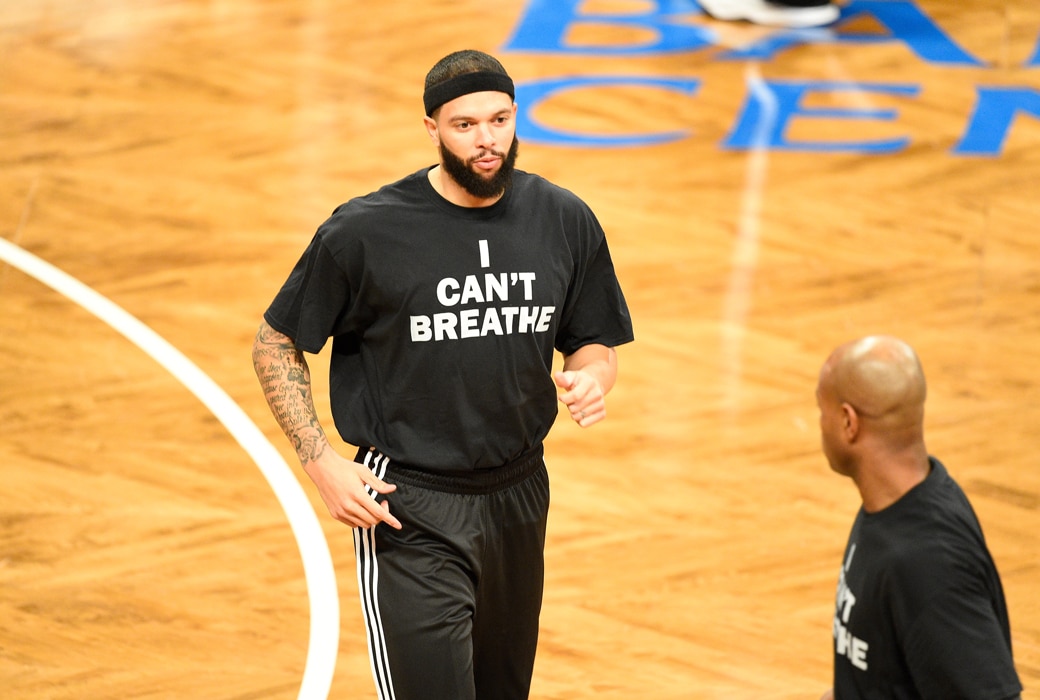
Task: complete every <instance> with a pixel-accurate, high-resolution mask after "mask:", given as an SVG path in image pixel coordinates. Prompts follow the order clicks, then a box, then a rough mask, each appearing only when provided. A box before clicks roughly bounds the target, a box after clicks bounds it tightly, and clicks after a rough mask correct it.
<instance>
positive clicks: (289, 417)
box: [253, 322, 328, 464]
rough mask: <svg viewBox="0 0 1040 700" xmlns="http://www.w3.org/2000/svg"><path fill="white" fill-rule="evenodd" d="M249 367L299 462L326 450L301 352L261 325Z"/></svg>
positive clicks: (308, 371)
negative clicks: (254, 374) (253, 372)
mask: <svg viewBox="0 0 1040 700" xmlns="http://www.w3.org/2000/svg"><path fill="white" fill-rule="evenodd" d="M253 368H254V369H255V370H256V376H257V378H258V379H259V380H260V386H261V387H262V388H263V390H264V398H266V399H267V405H268V406H270V407H271V412H272V413H273V414H274V417H275V420H276V421H278V425H279V426H281V428H282V431H283V432H284V433H285V434H286V436H288V438H289V440H290V441H291V442H292V445H293V447H294V448H295V449H296V454H297V455H298V456H299V458H300V462H301V463H303V464H307V463H308V462H311V461H314V460H316V459H317V458H318V457H320V456H321V454H322V452H324V451H325V448H326V447H328V440H327V438H326V437H325V431H324V430H322V427H321V425H320V424H319V423H318V415H317V412H316V411H315V410H314V396H313V394H312V393H311V374H310V369H309V368H308V367H307V360H306V359H305V358H304V356H303V353H302V352H301V351H300V350H299V349H297V347H296V345H294V344H293V342H292V340H291V339H290V338H289V337H288V336H286V335H284V334H282V333H279V332H278V331H276V330H275V329H273V328H271V326H269V325H268V324H267V323H266V322H264V323H263V324H261V326H260V330H259V331H257V334H256V339H255V340H254V341H253Z"/></svg>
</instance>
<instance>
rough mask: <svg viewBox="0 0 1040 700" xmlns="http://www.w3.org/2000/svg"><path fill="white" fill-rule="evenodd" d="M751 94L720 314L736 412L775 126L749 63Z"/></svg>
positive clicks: (769, 98)
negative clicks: (754, 109)
mask: <svg viewBox="0 0 1040 700" xmlns="http://www.w3.org/2000/svg"><path fill="white" fill-rule="evenodd" d="M744 79H745V81H746V82H747V86H748V90H749V92H750V93H751V94H752V95H753V96H754V98H755V99H756V100H758V102H759V108H760V110H761V111H760V119H759V122H758V123H757V124H756V125H755V131H754V133H753V135H752V139H751V148H750V152H749V154H748V162H747V177H746V179H745V182H744V190H743V192H742V196H741V202H740V220H739V221H738V223H737V238H736V243H735V245H734V247H733V257H732V264H733V269H732V271H731V272H730V277H729V284H728V285H727V288H726V299H725V303H724V308H723V312H722V320H723V327H722V339H723V357H725V358H727V359H726V365H727V366H726V372H725V375H726V384H727V390H726V394H727V406H728V407H729V408H730V410H731V411H732V410H736V407H738V406H740V405H741V403H742V402H741V399H740V396H739V394H740V389H741V381H742V379H743V376H742V375H743V366H742V365H743V363H742V362H741V358H742V356H743V355H742V353H743V344H744V333H745V331H746V330H747V316H748V313H749V311H750V309H751V294H752V288H753V285H754V281H755V272H756V270H757V268H758V249H759V224H760V223H761V215H762V193H763V192H764V191H765V187H766V178H767V175H768V172H769V149H768V148H767V144H768V139H769V134H770V132H771V131H772V129H773V126H774V125H775V123H776V115H777V103H776V96H775V95H773V93H772V92H770V91H769V87H768V85H766V83H765V81H763V80H762V75H761V74H760V73H759V70H758V66H757V65H756V64H754V63H752V64H750V65H749V66H748V67H747V69H746V70H745V71H744Z"/></svg>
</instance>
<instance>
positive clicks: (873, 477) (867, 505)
mask: <svg viewBox="0 0 1040 700" xmlns="http://www.w3.org/2000/svg"><path fill="white" fill-rule="evenodd" d="M930 471H931V464H930V463H929V461H928V452H927V450H926V449H925V447H924V445H923V444H922V445H920V446H919V447H917V448H915V449H913V450H907V451H904V452H900V453H896V454H885V455H877V456H875V457H873V458H872V459H871V460H869V461H868V462H866V463H864V464H862V465H860V467H859V468H858V469H857V470H856V473H855V474H854V476H853V481H855V482H856V486H857V487H858V488H859V493H860V496H861V497H862V498H863V509H864V510H866V511H867V512H868V513H877V512H878V511H881V510H884V509H885V508H888V507H889V506H890V505H892V504H893V503H895V502H896V501H898V500H899V499H900V498H902V497H903V496H905V495H906V494H907V493H909V492H910V490H911V489H913V488H914V487H915V486H917V485H918V484H920V483H921V482H922V481H924V480H925V479H927V478H928V474H929V472H930Z"/></svg>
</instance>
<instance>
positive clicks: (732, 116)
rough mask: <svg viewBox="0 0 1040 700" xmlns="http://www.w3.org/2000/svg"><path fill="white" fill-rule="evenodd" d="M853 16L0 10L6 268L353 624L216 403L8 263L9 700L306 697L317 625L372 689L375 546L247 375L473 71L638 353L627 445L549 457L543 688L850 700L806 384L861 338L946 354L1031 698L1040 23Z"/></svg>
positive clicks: (150, 399) (338, 681)
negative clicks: (288, 302) (835, 652)
mask: <svg viewBox="0 0 1040 700" xmlns="http://www.w3.org/2000/svg"><path fill="white" fill-rule="evenodd" d="M666 6H667V7H666ZM844 8H845V15H844V18H843V20H842V21H840V22H839V24H838V25H837V26H836V27H835V28H834V29H833V30H832V31H821V30H817V31H814V32H802V33H800V34H796V35H790V34H779V33H777V32H772V31H769V30H764V29H762V28H755V27H751V26H749V25H742V24H721V23H718V22H712V21H710V20H708V19H706V18H705V17H704V16H702V15H701V14H700V13H699V12H698V10H697V6H696V4H695V3H693V2H690V1H688V0H677V1H676V2H674V3H663V2H661V3H659V2H650V1H644V2H635V1H631V2H628V1H625V0H616V1H607V0H596V1H588V2H578V1H577V0H566V1H563V0H561V1H560V2H544V1H543V0H532V1H531V2H528V3H521V2H505V3H498V4H487V3H477V2H473V1H472V0H455V1H453V2H447V1H445V0H433V1H430V2H424V3H383V4H373V3H355V2H331V1H330V0H276V1H271V2H257V1H255V0H253V1H250V0H151V1H150V2H140V1H138V2H131V1H129V0H91V1H90V2H83V1H82V0H39V1H38V2H19V3H11V2H9V3H4V4H2V5H0V165H2V167H0V237H2V238H3V239H4V241H6V242H8V243H10V244H13V246H15V247H17V248H18V249H21V250H24V251H27V252H28V253H30V254H31V255H32V256H35V257H36V258H38V259H41V260H43V261H46V262H47V263H50V264H52V265H54V266H55V267H57V268H58V269H60V270H61V271H64V272H65V273H67V274H68V275H70V276H71V277H72V278H75V279H76V280H79V281H81V282H82V283H83V284H84V285H86V286H87V287H89V288H90V289H91V290H94V291H96V292H97V293H98V294H99V295H101V296H102V297H103V298H104V299H108V300H111V302H113V303H114V304H116V305H118V307H120V308H122V309H124V310H125V311H126V312H128V313H129V314H131V315H132V316H133V317H135V318H136V319H139V320H140V321H141V322H142V323H143V324H144V325H145V326H146V327H147V328H149V329H151V330H152V331H154V332H155V333H156V334H157V335H158V336H159V337H161V338H162V339H165V341H168V342H169V344H170V345H171V346H172V347H173V348H175V349H176V350H177V351H179V352H180V353H183V355H184V357H185V358H186V359H187V361H188V362H190V363H191V364H192V365H193V366H194V367H197V369H198V370H200V371H201V373H202V374H203V375H205V376H206V377H209V378H210V379H212V381H213V382H214V383H215V384H216V385H217V386H218V387H219V388H220V390H221V391H223V392H226V395H227V396H228V397H229V398H230V399H231V403H233V404H234V405H235V406H236V407H237V410H240V411H242V412H243V415H244V416H245V417H246V418H248V419H250V420H251V421H252V422H254V423H255V425H256V426H258V427H259V429H260V431H262V434H263V436H265V437H266V439H267V440H269V441H270V443H271V444H273V445H274V450H275V454H277V455H280V456H281V458H282V459H283V460H284V462H285V464H286V465H288V466H287V467H286V469H288V470H289V471H288V473H289V474H291V475H295V477H296V479H297V480H298V481H299V483H300V484H301V485H302V487H303V490H304V492H305V494H306V498H307V499H309V501H310V503H311V505H312V506H313V508H314V510H315V511H316V513H317V517H318V521H319V523H320V530H321V531H322V532H323V533H324V535H325V538H326V540H327V548H328V554H329V555H330V557H331V562H332V564H333V566H334V571H335V575H336V582H337V584H338V592H339V604H340V608H339V611H338V613H339V622H338V623H337V622H336V620H335V616H336V613H337V611H336V610H335V609H334V608H333V607H330V606H328V605H325V606H324V607H322V606H318V609H317V610H315V611H313V614H314V616H315V617H314V618H313V619H312V617H311V615H312V608H311V604H312V602H313V601H314V600H318V601H321V600H327V599H321V598H314V595H313V589H312V588H310V585H312V584H313V583H314V580H315V579H314V578H313V577H310V578H309V576H308V575H305V574H306V572H305V570H304V565H303V563H302V560H301V549H300V543H299V541H298V540H297V538H296V535H295V534H294V530H293V528H292V527H291V526H290V509H288V508H287V507H285V505H284V504H283V503H282V502H281V501H280V500H279V497H278V495H277V494H276V492H275V491H274V489H273V487H272V485H271V484H270V483H269V481H268V480H267V479H266V478H265V475H264V474H263V473H262V472H261V470H260V469H258V468H257V464H256V463H255V459H254V458H253V455H251V454H250V453H249V452H248V451H247V450H246V449H244V447H243V445H242V444H240V442H238V441H237V440H236V438H235V436H234V435H232V434H231V432H229V430H228V426H227V424H226V423H225V422H223V420H224V417H223V416H221V415H217V414H216V413H215V412H214V411H213V410H212V408H211V407H210V406H208V405H206V404H205V403H203V402H202V401H200V400H199V396H198V395H197V394H196V393H193V390H192V386H194V385H193V384H192V381H193V380H192V379H191V376H192V375H191V373H190V372H187V371H185V372H180V373H178V372H176V371H173V370H171V368H170V366H169V365H167V364H164V363H163V362H162V358H161V357H156V356H155V355H154V354H150V353H149V351H148V350H147V348H142V347H141V346H140V345H139V344H136V343H135V342H134V341H133V339H132V338H129V337H127V336H126V335H124V334H121V333H120V332H117V331H116V330H113V328H112V327H110V325H109V323H108V322H107V320H106V317H101V316H99V315H97V313H95V312H94V311H91V310H89V309H86V308H84V307H83V306H82V305H81V304H82V298H81V297H74V298H70V297H69V296H66V295H65V294H63V293H59V291H57V290H55V289H54V288H52V287H51V286H48V284H47V283H46V280H41V279H38V278H37V276H35V275H32V274H27V272H26V271H24V270H23V269H21V268H19V267H18V266H17V265H15V264H13V262H12V261H11V259H9V258H8V257H6V255H7V254H6V253H5V254H4V255H5V257H4V260H6V261H7V262H4V263H3V264H0V309H2V314H0V359H2V360H3V361H4V364H5V366H6V368H7V371H6V372H5V373H4V380H3V388H2V390H0V425H2V426H3V428H2V431H0V463H2V464H3V470H2V476H0V685H2V687H3V688H4V691H3V693H2V694H3V695H4V697H5V698H9V699H10V700H29V699H30V698H31V699H33V700H37V699H40V698H48V699H54V700H64V699H66V698H67V699H72V698H76V699H81V698H91V700H104V699H107V698H113V699H114V698H120V699H121V700H122V699H125V698H192V699H201V698H214V699H217V698H219V699H222V700H246V699H247V698H248V699H259V698H291V697H296V696H297V695H298V694H300V689H301V678H302V677H303V675H304V673H305V667H306V666H307V664H308V659H309V658H311V655H314V654H316V653H319V654H320V650H318V651H316V649H315V644H313V643H312V642H314V641H315V640H314V638H313V637H312V636H311V633H312V622H315V621H318V622H321V621H323V620H324V622H325V623H327V624H329V625H331V627H332V628H333V630H334V631H335V630H337V629H338V631H339V633H340V635H339V640H338V642H339V645H338V647H334V645H335V642H336V640H335V639H334V638H333V639H332V640H331V642H330V640H329V638H328V637H327V636H326V637H322V638H320V639H319V640H318V641H320V642H322V643H323V644H324V645H325V650H326V651H330V647H329V644H330V643H331V644H332V645H333V647H334V648H332V649H331V651H330V653H333V661H334V673H332V674H331V676H330V677H329V678H328V679H327V684H328V690H329V692H328V697H330V698H370V697H374V690H373V686H372V681H371V679H370V675H369V671H368V658H367V650H366V647H365V642H364V638H363V632H362V627H361V620H360V614H359V612H360V611H359V605H358V603H357V590H356V583H355V579H354V559H353V546H352V542H351V537H350V532H349V531H348V530H347V529H346V528H345V527H343V526H341V525H338V524H337V523H335V522H333V521H332V520H331V518H329V517H328V515H327V513H326V512H325V510H324V506H323V505H322V504H321V502H320V499H319V498H318V497H317V495H316V493H315V491H314V489H313V487H312V486H311V484H310V483H309V481H308V479H307V477H306V475H304V474H303V472H302V470H300V469H299V467H298V465H297V463H296V462H295V457H294V455H293V453H292V452H291V450H290V449H289V447H288V445H287V444H286V442H285V440H284V438H283V437H282V436H281V434H280V432H279V430H278V428H277V426H276V424H275V423H274V421H273V419H272V418H271V416H270V414H269V412H268V409H267V407H266V405H265V404H264V401H263V397H262V395H261V392H260V389H259V387H258V386H257V383H256V379H255V377H254V375H253V370H252V366H251V364H250V360H249V346H250V343H251V341H252V338H253V334H254V333H255V330H256V327H257V325H258V323H259V321H260V315H261V313H262V312H263V310H264V309H265V308H266V306H267V304H268V303H269V301H270V299H271V298H272V296H273V295H274V293H275V291H276V290H277V289H278V287H279V286H280V285H281V283H282V281H283V280H284V278H285V277H286V275H287V274H288V272H289V270H290V268H291V266H292V264H293V263H294V262H295V261H296V259H297V257H298V256H299V254H300V253H301V252H302V250H303V247H304V246H305V245H306V243H307V242H308V240H309V239H310V237H311V235H312V234H313V231H314V229H315V228H316V227H317V225H318V224H320V223H321V221H322V220H324V218H325V217H326V216H327V215H328V214H329V213H330V212H331V211H332V209H333V208H334V207H335V206H336V205H337V204H339V203H340V202H342V201H345V200H346V199H347V198H349V197H352V196H355V195H359V194H364V193H367V192H369V191H371V190H373V189H375V188H376V187H378V186H380V185H382V184H384V183H387V182H390V181H392V180H395V179H397V178H399V177H401V176H403V175H405V174H407V173H409V172H412V171H413V170H415V169H418V168H420V167H423V166H424V165H427V164H429V163H431V162H433V161H434V160H435V158H436V154H435V152H434V151H433V150H432V149H431V147H430V145H429V141H428V139H427V137H426V135H425V133H424V132H423V130H422V122H421V117H422V107H421V89H422V80H423V78H424V76H425V73H426V71H427V70H428V69H429V67H430V66H431V65H432V64H433V63H434V62H435V61H436V60H437V59H439V58H440V57H441V56H443V55H444V54H446V53H448V52H450V51H452V50H455V49H458V48H479V49H482V50H485V51H489V52H491V53H494V54H496V55H497V56H499V57H500V58H501V59H502V61H503V63H504V64H505V65H506V67H507V68H508V69H509V70H510V72H511V74H512V75H513V77H514V79H515V80H516V81H517V84H518V86H522V88H523V91H522V92H518V103H521V110H522V111H521V117H522V122H521V126H522V128H521V133H520V137H521V139H522V146H521V155H520V159H519V162H518V166H519V167H521V168H522V169H525V170H529V171H532V172H537V173H540V174H542V175H544V176H546V177H548V178H549V179H551V180H553V181H555V182H557V183H559V184H561V185H563V186H565V187H567V188H569V189H571V190H573V191H574V192H576V193H577V194H579V195H580V196H581V197H582V198H584V199H585V200H586V201H587V202H588V203H589V204H590V205H591V206H592V208H593V209H594V210H595V211H596V213H597V215H598V217H599V218H600V220H601V222H602V223H603V225H604V227H605V228H606V230H607V232H608V236H609V238H610V243H611V250H612V253H613V256H614V260H615V264H616V267H617V270H618V273H619V276H620V277H621V280H622V283H623V285H624V287H625V291H626V295H627V297H628V300H629V303H630V306H631V310H632V314H633V319H634V322H635V325H636V336H637V340H636V342H635V343H633V344H631V345H629V346H625V347H622V348H621V349H620V350H619V358H620V367H621V372H620V378H619V381H618V384H617V386H616V388H615V390H614V391H613V393H612V394H611V396H610V402H609V411H610V417H609V419H608V421H607V423H605V424H603V425H601V426H597V427H596V428H594V429H591V430H589V431H582V430H580V429H579V428H577V427H576V426H574V425H573V424H571V423H569V422H568V421H566V420H562V419H561V420H560V421H559V424H558V425H557V426H556V429H555V431H554V433H553V434H552V435H551V436H550V439H549V440H548V443H547V453H548V464H549V467H550V474H551V476H552V479H553V507H552V512H551V516H550V533H549V542H548V546H547V562H548V573H547V585H546V599H545V606H544V612H543V616H542V637H541V640H540V649H539V656H538V660H537V665H536V673H535V681H534V687H533V691H532V698H537V699H538V700H562V699H563V698H567V699H568V700H570V699H573V698H597V700H633V699H636V700H642V699H643V698H647V699H649V698H654V699H657V700H660V699H665V698H675V699H679V698H682V699H700V698H720V699H721V698H726V699H727V700H730V699H732V698H748V699H751V698H756V699H759V698H775V699H778V700H786V699H791V700H793V699H794V698H811V699H813V700H815V698H818V697H819V695H820V694H821V693H822V692H823V690H824V689H825V688H826V687H828V685H829V684H830V669H831V656H830V653H831V652H830V645H831V617H832V614H833V609H834V608H833V606H834V593H835V587H836V584H837V576H838V568H839V564H840V561H839V560H840V557H841V553H842V549H843V546H844V544H845V537H846V535H847V533H848V528H849V526H850V525H851V522H852V518H853V516H854V514H855V511H856V509H857V507H858V497H857V494H856V492H855V490H854V488H853V486H852V484H851V483H849V482H848V481H846V480H844V479H843V478H841V477H839V476H836V475H834V474H832V473H830V471H829V470H828V468H827V465H826V462H825V460H824V458H823V456H822V454H821V453H820V450H819V438H818V432H817V412H816V406H815V402H814V395H813V392H814V388H815V381H816V374H817V371H818V369H819V366H820V364H821V363H822V362H823V360H824V359H825V358H826V356H827V354H828V353H829V352H830V350H831V349H832V348H833V347H834V346H835V345H837V344H839V343H841V342H843V341H845V340H848V339H851V338H853V337H857V336H860V335H865V334H868V333H891V334H895V335H899V336H901V337H903V338H905V339H906V340H908V341H909V342H911V343H912V344H913V345H914V346H915V347H916V348H917V350H918V351H919V353H920V355H921V358H922V361H923V363H924V366H925V370H926V373H927V375H928V379H929V383H930V386H929V403H928V415H927V426H926V427H927V438H928V445H929V448H930V450H931V451H932V452H933V453H934V454H936V455H937V456H939V457H940V458H941V459H943V460H944V462H945V463H946V465H947V466H948V468H949V470H950V471H951V473H952V474H953V475H954V476H955V477H956V478H957V479H958V480H959V481H960V483H961V484H962V485H963V486H964V488H965V490H966V492H967V493H968V495H969V497H970V498H971V499H972V501H973V503H974V505H975V507H976V510H977V511H978V514H979V517H980V519H981V521H982V524H983V527H984V529H985V532H986V535H987V539H988V542H989V545H990V548H991V551H992V553H993V555H994V558H995V559H996V561H997V564H998V567H999V568H1000V571H1001V573H1002V575H1003V581H1004V586H1005V592H1006V595H1007V600H1008V604H1009V609H1010V614H1011V624H1012V633H1013V643H1014V651H1015V656H1016V663H1017V666H1018V670H1019V673H1020V676H1021V678H1022V681H1023V683H1024V685H1025V686H1026V692H1025V694H1024V695H1023V697H1024V698H1026V699H1027V700H1029V699H1030V698H1036V697H1040V695H1037V691H1036V690H1035V688H1036V687H1037V686H1038V685H1040V602H1038V601H1040V597H1038V596H1037V590H1040V564H1038V562H1040V558H1038V551H1040V539H1038V536H1037V534H1036V533H1037V532H1038V531H1040V468H1038V465H1037V460H1036V458H1035V456H1034V455H1035V451H1036V447H1037V437H1036V436H1037V426H1038V425H1040V401H1038V400H1037V399H1038V397H1040V371H1038V369H1037V357H1038V355H1040V320H1038V319H1040V236H1038V234H1037V227H1036V223H1035V222H1036V221H1037V220H1038V217H1040V198H1038V196H1037V185H1036V183H1038V182H1040V7H1038V6H1037V4H1036V3H1035V2H1034V1H1033V0H1000V1H999V2H993V1H992V0H988V1H987V0H961V1H960V2H957V3H947V2H942V1H941V0H920V1H919V2H916V3H909V2H887V3H885V2H868V1H867V0H858V1H856V2H851V1H850V2H846V3H845V5H844ZM669 13H671V14H669ZM523 98H526V99H527V102H523V101H522V100H523ZM622 137H627V138H629V139H633V140H635V141H636V142H637V143H636V144H635V145H627V146H625V145H618V144H617V143H616V141H617V140H619V139H621V138H622ZM652 139H658V142H656V143H641V142H642V141H650V140H652ZM0 250H4V249H0ZM312 360H313V361H312V370H313V373H314V376H315V377H316V386H317V388H318V394H319V396H318V399H319V411H320V412H321V413H322V415H323V417H325V421H326V425H327V426H329V427H331V419H329V418H328V415H329V408H328V401H327V396H326V392H325V380H324V377H325V375H326V371H327V362H328V358H327V352H324V353H322V354H319V355H317V356H315V357H313V358H312ZM254 444H255V441H254ZM304 540H305V541H309V542H310V544H311V545H315V546H316V547H317V548H318V550H320V549H321V546H322V545H321V543H317V542H314V541H313V538H311V539H310V540H307V538H304ZM319 554H320V552H319ZM314 576H317V574H315V575H314ZM330 620H331V622H330ZM319 646H320V645H319ZM312 672H313V673H314V674H315V676H314V677H313V678H314V679H315V686H314V687H321V686H322V683H323V679H322V677H321V673H322V670H321V669H317V670H314V669H312ZM319 695H322V696H324V693H319Z"/></svg>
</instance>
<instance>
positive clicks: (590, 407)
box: [553, 371, 607, 428]
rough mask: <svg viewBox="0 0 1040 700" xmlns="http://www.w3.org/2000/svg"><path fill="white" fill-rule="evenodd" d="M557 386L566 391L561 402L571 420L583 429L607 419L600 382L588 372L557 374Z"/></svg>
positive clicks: (561, 395)
mask: <svg viewBox="0 0 1040 700" xmlns="http://www.w3.org/2000/svg"><path fill="white" fill-rule="evenodd" d="M553 380H554V381H555V382H556V385H557V386H559V387H560V388H561V389H565V390H566V391H565V392H564V393H562V394H560V402H561V403H563V404H564V405H565V406H567V409H568V410H569V411H570V414H571V418H572V419H573V420H574V422H575V423H577V424H578V425H580V426H581V427H583V428H587V427H589V426H590V425H592V424H594V423H598V422H599V421H601V420H603V419H604V418H606V417H607V405H606V401H605V400H604V396H603V389H602V388H601V387H600V385H599V382H597V381H596V380H595V378H593V377H592V376H591V375H589V374H588V373H586V372H581V371H574V372H556V373H555V374H554V375H553Z"/></svg>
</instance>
